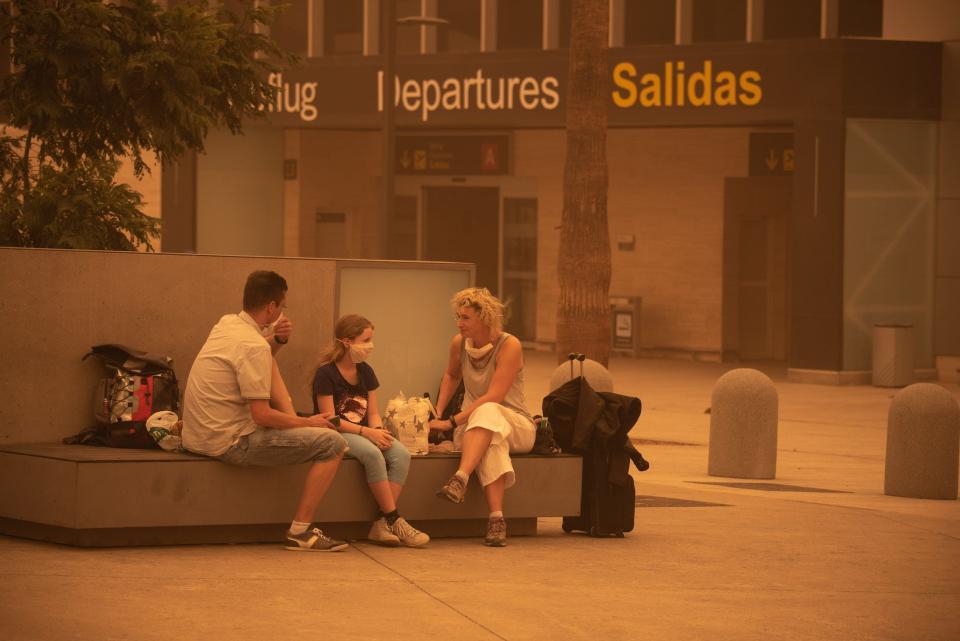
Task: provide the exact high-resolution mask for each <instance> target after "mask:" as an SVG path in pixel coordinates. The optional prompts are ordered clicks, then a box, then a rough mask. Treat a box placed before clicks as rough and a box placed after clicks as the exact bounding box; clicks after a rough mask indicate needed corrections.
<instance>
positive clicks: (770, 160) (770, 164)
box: [765, 149, 780, 171]
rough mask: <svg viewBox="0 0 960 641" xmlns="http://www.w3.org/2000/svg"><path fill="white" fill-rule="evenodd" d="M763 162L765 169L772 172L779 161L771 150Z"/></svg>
mask: <svg viewBox="0 0 960 641" xmlns="http://www.w3.org/2000/svg"><path fill="white" fill-rule="evenodd" d="M765 162H766V163H767V169H769V170H770V171H773V170H774V169H776V168H777V164H778V163H779V162H780V159H779V158H777V154H775V153H774V151H773V149H771V150H770V151H769V152H768V153H767V159H766V161H765Z"/></svg>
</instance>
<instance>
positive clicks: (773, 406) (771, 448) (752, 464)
mask: <svg viewBox="0 0 960 641" xmlns="http://www.w3.org/2000/svg"><path fill="white" fill-rule="evenodd" d="M778 406H779V399H778V396H777V390H776V388H775V387H774V386H773V382H772V381H771V380H770V379H769V378H768V377H767V375H766V374H764V373H763V372H759V371H757V370H755V369H749V368H741V369H735V370H731V371H729V372H727V373H726V374H724V375H723V376H721V377H720V379H719V380H717V383H716V385H714V387H713V395H712V396H711V401H710V446H709V461H708V464H707V474H709V475H710V476H727V477H734V478H744V479H772V478H776V475H777V422H778Z"/></svg>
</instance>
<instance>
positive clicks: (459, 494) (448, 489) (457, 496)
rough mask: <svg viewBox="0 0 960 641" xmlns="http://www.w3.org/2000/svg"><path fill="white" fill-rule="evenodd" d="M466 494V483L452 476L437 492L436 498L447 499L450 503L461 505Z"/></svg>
mask: <svg viewBox="0 0 960 641" xmlns="http://www.w3.org/2000/svg"><path fill="white" fill-rule="evenodd" d="M466 493H467V483H466V481H464V480H462V479H461V478H460V477H459V476H457V475H456V474H454V475H453V476H451V477H450V478H449V479H448V480H447V482H446V483H444V484H443V486H442V487H441V488H440V489H439V490H437V496H439V497H440V498H442V499H447V500H448V501H450V502H451V503H463V497H464V495H465V494H466Z"/></svg>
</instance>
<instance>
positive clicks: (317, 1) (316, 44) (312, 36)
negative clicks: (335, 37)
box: [307, 0, 377, 57]
mask: <svg viewBox="0 0 960 641" xmlns="http://www.w3.org/2000/svg"><path fill="white" fill-rule="evenodd" d="M325 2H326V0H310V7H309V9H308V10H307V15H308V16H310V27H309V29H308V31H307V38H308V40H307V48H308V50H309V52H310V56H311V57H313V56H322V55H323V7H324V3H325ZM373 5H374V6H377V3H373Z"/></svg>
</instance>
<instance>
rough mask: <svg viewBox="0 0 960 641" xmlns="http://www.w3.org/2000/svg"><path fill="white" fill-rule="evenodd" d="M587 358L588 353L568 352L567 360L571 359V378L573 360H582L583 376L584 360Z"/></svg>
mask: <svg viewBox="0 0 960 641" xmlns="http://www.w3.org/2000/svg"><path fill="white" fill-rule="evenodd" d="M586 359H587V357H586V355H584V354H578V353H576V352H570V353H569V354H567V360H568V361H570V378H571V379H572V378H573V361H580V376H583V361H585V360H586Z"/></svg>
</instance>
